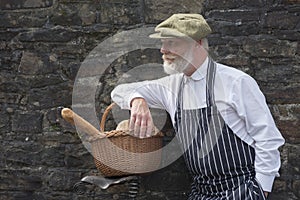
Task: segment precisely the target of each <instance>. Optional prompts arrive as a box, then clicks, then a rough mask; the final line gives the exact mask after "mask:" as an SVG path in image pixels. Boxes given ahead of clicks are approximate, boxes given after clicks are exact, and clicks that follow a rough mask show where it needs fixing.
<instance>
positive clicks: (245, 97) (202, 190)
mask: <svg viewBox="0 0 300 200" xmlns="http://www.w3.org/2000/svg"><path fill="white" fill-rule="evenodd" d="M155 31H156V33H154V34H152V35H150V37H152V38H158V39H160V40H161V42H162V47H161V53H162V54H163V56H162V58H163V66H164V70H165V72H166V73H168V74H170V75H169V76H166V77H164V78H161V79H158V80H152V81H144V82H137V83H130V84H123V85H119V86H117V87H116V88H115V89H114V90H113V92H112V99H113V101H115V102H116V103H117V104H118V105H119V106H120V107H121V108H123V109H130V110H131V118H130V125H129V126H130V129H131V130H132V131H133V134H135V135H136V136H137V137H141V138H144V137H149V136H150V135H151V129H152V126H153V122H152V117H151V113H150V110H149V107H154V108H161V109H165V110H166V111H167V112H168V113H169V114H170V116H171V119H172V122H173V126H174V129H175V131H176V137H177V138H178V140H179V141H180V144H181V146H182V148H183V150H184V151H185V153H184V158H185V161H186V164H187V167H188V169H189V171H190V173H191V174H192V176H193V183H192V187H191V193H190V195H189V199H207V200H208V199H210V200H217V199H219V200H221V199H222V200H223V199H229V200H233V199H235V200H248V199H249V200H250V199H253V200H254V199H256V200H258V199H259V200H261V199H266V196H267V195H268V192H271V189H272V185H273V181H274V178H275V176H278V175H279V174H278V170H279V168H280V154H279V151H278V148H279V147H280V146H281V145H283V144H284V139H283V137H282V136H281V134H280V132H279V130H278V129H277V128H276V125H275V123H274V120H273V118H272V115H271V113H270V111H269V109H268V106H267V104H266V101H265V97H264V95H263V94H262V92H261V91H260V89H259V87H258V85H257V83H256V82H255V80H254V79H253V78H251V77H250V76H249V75H247V74H245V73H244V72H242V71H239V70H237V69H234V68H231V67H228V66H225V65H222V64H219V63H216V62H215V61H213V60H212V59H211V58H210V57H209V55H208V52H207V49H208V42H207V39H206V37H207V35H209V34H210V33H211V29H210V27H209V25H208V24H207V22H206V21H205V19H204V18H203V17H202V16H201V15H199V14H174V15H172V16H171V17H169V18H168V19H166V20H165V21H163V22H162V23H160V24H159V25H157V27H156V29H155Z"/></svg>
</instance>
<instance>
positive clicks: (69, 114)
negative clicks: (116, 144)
mask: <svg viewBox="0 0 300 200" xmlns="http://www.w3.org/2000/svg"><path fill="white" fill-rule="evenodd" d="M61 116H62V117H63V118H64V119H65V120H66V121H67V122H69V123H70V124H73V125H76V128H77V129H79V131H83V132H84V133H87V134H88V136H90V137H94V138H103V137H106V135H105V134H103V133H101V132H100V131H99V130H98V129H96V128H95V127H94V126H93V125H92V124H90V123H89V122H88V121H86V120H85V119H83V118H82V117H80V116H79V115H77V114H76V113H75V112H74V111H73V110H71V109H69V108H63V109H62V110H61ZM75 123H76V124H75Z"/></svg>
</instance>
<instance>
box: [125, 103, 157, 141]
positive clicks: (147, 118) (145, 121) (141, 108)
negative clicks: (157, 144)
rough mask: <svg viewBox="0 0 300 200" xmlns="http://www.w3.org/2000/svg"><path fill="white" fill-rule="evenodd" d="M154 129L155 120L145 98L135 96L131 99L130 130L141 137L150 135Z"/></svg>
mask: <svg viewBox="0 0 300 200" xmlns="http://www.w3.org/2000/svg"><path fill="white" fill-rule="evenodd" d="M152 129H153V120H152V116H151V112H150V109H149V107H148V104H147V102H146V100H145V99H143V98H134V99H133V100H132V101H131V116H130V122H129V131H130V132H131V133H133V135H134V136H136V137H139V138H145V137H150V136H151V134H152Z"/></svg>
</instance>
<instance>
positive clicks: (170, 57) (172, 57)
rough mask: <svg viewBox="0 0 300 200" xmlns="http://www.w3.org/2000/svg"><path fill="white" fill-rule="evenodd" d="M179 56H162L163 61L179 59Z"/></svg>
mask: <svg viewBox="0 0 300 200" xmlns="http://www.w3.org/2000/svg"><path fill="white" fill-rule="evenodd" d="M177 57H178V56H175V55H166V54H164V55H162V59H175V58H177Z"/></svg>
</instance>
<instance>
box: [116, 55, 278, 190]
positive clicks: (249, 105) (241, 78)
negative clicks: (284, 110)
mask: <svg viewBox="0 0 300 200" xmlns="http://www.w3.org/2000/svg"><path fill="white" fill-rule="evenodd" d="M207 67H208V59H206V60H205V62H204V63H203V64H202V65H201V66H200V67H199V68H198V69H197V71H195V72H194V73H193V74H192V76H190V77H187V76H185V75H183V74H175V75H170V76H166V77H163V78H161V79H158V80H152V81H143V82H136V83H129V84H122V85H119V86H117V87H116V88H115V89H114V90H113V91H112V93H111V97H112V100H113V101H114V102H116V103H117V104H118V105H119V106H120V107H121V108H122V109H130V102H131V100H132V99H133V98H136V97H142V98H144V99H145V100H146V101H147V103H148V105H149V106H150V107H152V108H160V109H165V110H166V111H167V112H168V113H169V114H170V116H171V119H172V122H173V124H174V123H175V121H174V120H175V119H174V117H175V111H176V105H177V98H178V92H179V86H180V83H181V80H182V78H183V81H184V89H183V98H184V99H183V109H193V108H204V107H206V106H207V105H206V73H207ZM214 90H215V102H216V104H217V107H218V110H219V112H220V113H221V115H222V117H223V118H224V121H225V122H226V124H227V125H228V126H229V127H230V128H231V129H232V130H233V132H234V133H235V134H236V135H237V136H238V137H240V138H241V139H242V140H243V141H245V142H246V143H247V144H249V145H251V146H252V147H254V148H255V153H256V154H255V171H256V178H257V180H258V182H259V183H260V184H261V186H262V188H263V190H264V191H267V192H270V191H271V189H272V185H273V182H274V178H275V176H279V173H278V170H279V168H280V154H279V151H278V148H279V147H280V146H281V145H283V144H284V139H283V137H282V135H281V133H280V132H279V130H278V129H277V127H276V125H275V123H274V120H273V118H272V115H271V113H270V110H269V108H268V106H267V104H266V100H265V97H264V95H263V94H262V92H261V91H260V89H259V87H258V85H257V83H256V81H255V80H254V79H253V78H252V77H250V76H249V75H247V74H245V73H244V72H242V71H240V70H237V69H234V68H231V67H228V66H225V65H222V64H219V63H217V69H216V78H215V85H214Z"/></svg>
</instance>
